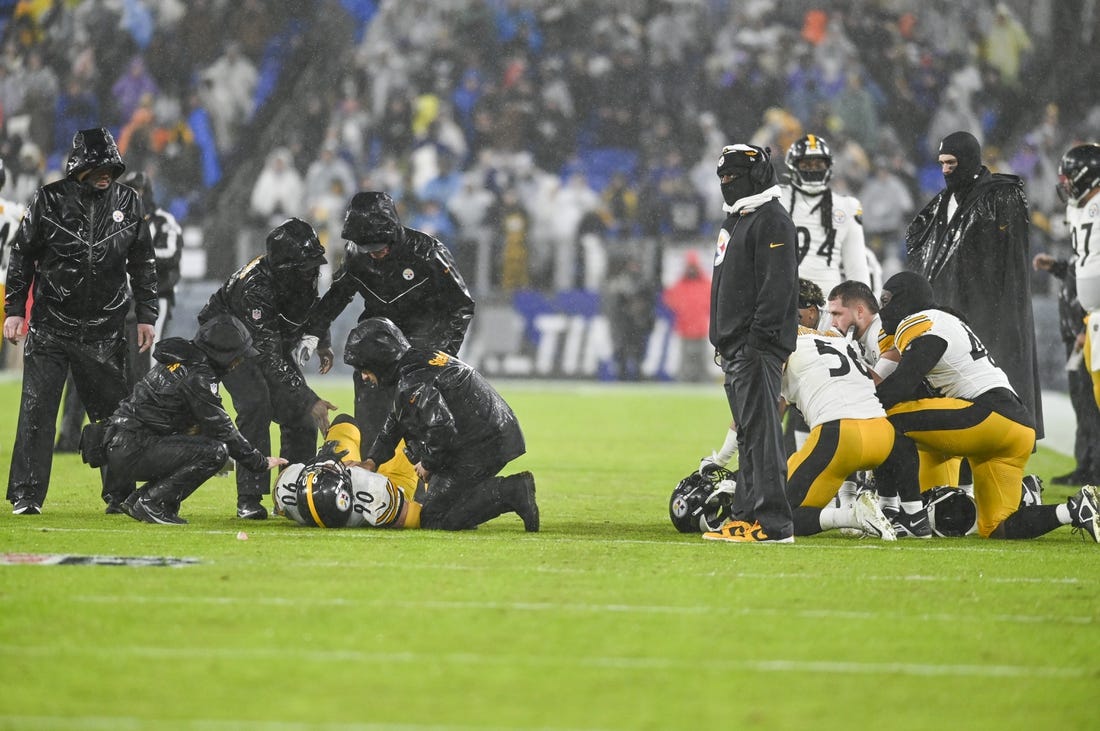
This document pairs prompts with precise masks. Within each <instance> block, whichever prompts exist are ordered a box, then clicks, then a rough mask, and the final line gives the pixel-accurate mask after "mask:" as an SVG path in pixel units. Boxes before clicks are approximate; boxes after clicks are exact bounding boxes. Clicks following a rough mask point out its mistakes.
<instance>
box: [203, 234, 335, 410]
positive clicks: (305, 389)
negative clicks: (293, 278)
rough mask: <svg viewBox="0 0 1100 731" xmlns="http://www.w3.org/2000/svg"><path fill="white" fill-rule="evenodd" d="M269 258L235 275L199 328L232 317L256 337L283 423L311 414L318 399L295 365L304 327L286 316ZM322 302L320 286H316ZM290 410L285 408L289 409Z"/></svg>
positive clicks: (213, 301)
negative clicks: (295, 349)
mask: <svg viewBox="0 0 1100 731" xmlns="http://www.w3.org/2000/svg"><path fill="white" fill-rule="evenodd" d="M277 290H278V288H277V287H276V284H275V274H274V272H273V271H272V270H271V265H270V263H269V262H268V261H267V255H266V254H264V255H260V256H257V257H256V258H255V259H253V260H252V261H250V262H248V263H247V264H245V265H244V266H243V267H241V268H240V269H238V270H237V271H236V272H234V273H233V274H231V275H230V277H229V279H227V280H226V282H225V284H223V285H222V286H221V288H220V289H218V291H217V292H215V293H214V294H212V295H211V296H210V300H209V301H208V302H207V303H206V306H205V307H203V308H202V311H201V312H199V318H198V319H199V322H200V323H202V322H206V321H207V320H209V319H210V318H212V317H214V316H215V315H221V314H229V315H233V316H235V317H236V318H237V319H239V320H240V321H241V322H243V323H244V324H245V326H246V327H247V328H248V330H249V332H250V333H251V334H252V347H254V348H255V349H256V350H258V351H259V353H260V354H259V355H258V356H256V357H257V358H258V359H259V364H260V370H262V371H263V373H264V377H265V378H266V379H267V382H268V387H269V388H270V389H271V391H272V398H273V401H274V402H275V403H276V404H278V405H280V408H277V409H276V420H278V421H279V422H280V423H282V421H284V420H285V419H288V418H293V415H295V414H300V413H301V412H303V411H305V410H308V409H309V408H310V407H311V406H313V404H315V403H316V402H317V398H318V397H317V394H316V393H314V391H313V389H311V388H310V387H309V386H308V385H307V384H306V380H305V377H304V376H303V375H302V371H301V369H299V368H298V366H297V365H296V364H295V363H294V361H293V358H292V355H291V350H292V348H293V347H294V346H295V345H296V344H297V342H298V340H299V338H300V337H301V331H300V326H299V325H298V324H297V323H294V322H291V321H290V320H288V319H286V318H284V317H283V316H282V315H281V314H280V308H279V300H280V294H281V293H279V292H278V291H277ZM313 297H314V300H316V283H314V292H313ZM283 407H285V408H283Z"/></svg>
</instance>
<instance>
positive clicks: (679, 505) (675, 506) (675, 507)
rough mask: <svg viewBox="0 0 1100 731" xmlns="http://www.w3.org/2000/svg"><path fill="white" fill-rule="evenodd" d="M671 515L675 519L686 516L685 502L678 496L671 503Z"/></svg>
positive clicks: (686, 507)
mask: <svg viewBox="0 0 1100 731" xmlns="http://www.w3.org/2000/svg"><path fill="white" fill-rule="evenodd" d="M672 514H673V515H675V516H676V517H677V518H682V517H684V516H685V515H687V514H688V504H687V501H686V500H684V499H683V498H682V497H679V496H677V497H676V498H675V499H673V501H672Z"/></svg>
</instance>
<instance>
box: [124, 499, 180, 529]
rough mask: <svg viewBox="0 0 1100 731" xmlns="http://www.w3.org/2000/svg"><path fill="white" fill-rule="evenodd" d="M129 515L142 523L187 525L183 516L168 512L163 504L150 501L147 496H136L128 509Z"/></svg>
mask: <svg viewBox="0 0 1100 731" xmlns="http://www.w3.org/2000/svg"><path fill="white" fill-rule="evenodd" d="M130 517H131V518H133V519H134V520H140V521H141V522H142V523H156V524H157V525H187V521H186V520H184V519H183V518H181V517H179V516H178V515H175V514H173V513H169V512H168V511H166V510H165V509H164V505H162V504H160V503H155V502H151V501H150V500H148V499H147V498H138V500H136V501H135V502H134V507H133V508H131V509H130Z"/></svg>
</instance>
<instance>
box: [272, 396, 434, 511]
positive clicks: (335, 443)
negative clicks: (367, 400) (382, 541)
mask: <svg viewBox="0 0 1100 731" xmlns="http://www.w3.org/2000/svg"><path fill="white" fill-rule="evenodd" d="M360 439H361V435H360V432H359V427H358V426H357V425H356V423H355V419H354V418H352V417H351V416H349V415H348V414H341V415H340V416H338V417H336V418H335V419H333V421H332V426H331V427H329V430H328V432H326V434H325V443H324V444H323V445H322V446H321V449H320V450H318V452H317V456H316V457H315V458H313V459H312V460H310V461H309V462H306V463H305V464H302V463H295V464H292V465H290V466H289V467H287V468H286V469H285V470H283V472H282V474H280V475H279V478H278V479H277V480H276V481H275V487H274V489H272V491H271V497H272V504H274V506H275V514H276V515H283V516H286V517H287V518H289V519H290V520H293V521H294V522H295V523H300V524H301V525H308V526H316V527H319V528H358V527H361V526H370V527H374V528H419V527H420V503H419V502H418V501H417V499H416V497H417V496H416V489H417V483H418V478H417V476H416V472H415V471H414V470H413V466H412V465H411V464H410V463H409V460H408V459H406V457H405V455H404V454H403V453H401V452H397V454H395V455H394V458H393V459H391V460H390V461H389V462H386V463H385V464H383V465H381V466H380V467H379V468H378V471H377V472H371V471H369V470H366V469H364V468H363V467H361V466H360V462H361V461H362V459H363V458H362V456H361V452H360Z"/></svg>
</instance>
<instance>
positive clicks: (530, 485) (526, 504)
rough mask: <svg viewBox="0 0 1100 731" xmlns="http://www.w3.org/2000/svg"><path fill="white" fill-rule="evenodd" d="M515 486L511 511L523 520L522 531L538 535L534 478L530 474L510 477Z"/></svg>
mask: <svg viewBox="0 0 1100 731" xmlns="http://www.w3.org/2000/svg"><path fill="white" fill-rule="evenodd" d="M510 477H511V478H512V479H514V480H515V481H516V482H517V483H519V484H517V485H516V486H515V487H514V488H513V490H514V491H515V492H514V493H513V495H512V500H511V503H512V509H513V510H515V511H516V514H517V515H519V517H520V518H522V519H523V529H524V530H525V531H527V532H528V533H538V530H539V504H538V503H537V502H535V476H534V475H532V474H531V473H530V472H526V471H525V472H520V473H518V474H515V475H510Z"/></svg>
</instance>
